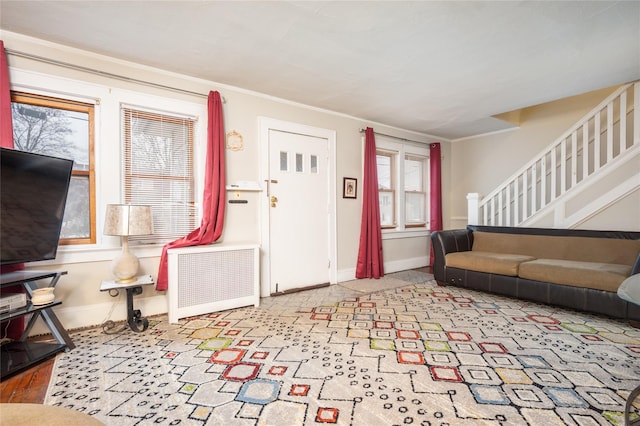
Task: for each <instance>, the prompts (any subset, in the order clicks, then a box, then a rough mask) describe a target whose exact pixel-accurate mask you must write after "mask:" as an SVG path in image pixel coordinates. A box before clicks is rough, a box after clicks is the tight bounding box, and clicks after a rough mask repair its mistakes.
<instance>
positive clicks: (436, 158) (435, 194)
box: [429, 142, 442, 266]
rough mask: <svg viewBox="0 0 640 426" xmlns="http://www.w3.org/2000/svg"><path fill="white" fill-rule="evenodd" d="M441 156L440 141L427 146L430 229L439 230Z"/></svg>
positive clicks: (440, 213) (440, 215) (430, 260)
mask: <svg viewBox="0 0 640 426" xmlns="http://www.w3.org/2000/svg"><path fill="white" fill-rule="evenodd" d="M441 163H442V156H441V155H440V143H439V142H436V143H432V144H431V145H430V146H429V173H430V179H429V181H430V182H431V188H430V194H431V196H430V199H429V206H430V212H429V213H430V214H429V221H430V224H431V228H430V231H431V232H434V231H440V230H441V229H442V171H441ZM429 254H430V255H429V265H430V266H433V246H432V247H431V250H429Z"/></svg>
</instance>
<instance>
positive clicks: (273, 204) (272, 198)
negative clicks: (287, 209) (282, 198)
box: [271, 195, 278, 207]
mask: <svg viewBox="0 0 640 426" xmlns="http://www.w3.org/2000/svg"><path fill="white" fill-rule="evenodd" d="M277 202H278V197H276V196H273V195H272V196H271V207H275V206H276V203H277Z"/></svg>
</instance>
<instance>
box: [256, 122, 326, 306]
mask: <svg viewBox="0 0 640 426" xmlns="http://www.w3.org/2000/svg"><path fill="white" fill-rule="evenodd" d="M271 130H276V131H280V132H287V133H295V134H299V135H304V136H312V137H317V138H323V139H326V140H327V142H328V149H329V152H328V156H329V158H328V170H327V185H328V194H329V199H328V200H327V203H328V204H327V210H328V214H327V217H328V221H329V223H328V225H329V247H327V251H328V253H327V254H328V255H329V277H328V279H329V283H330V284H336V283H337V282H338V256H337V253H338V248H337V226H336V194H337V190H336V172H335V170H336V131H335V130H329V129H323V128H320V127H313V126H307V125H305V124H300V123H293V122H289V121H283V120H277V119H274V118H269V117H263V116H259V117H258V143H259V144H260V186H261V188H262V189H263V191H262V192H263V196H262V197H260V198H261V201H260V237H261V241H260V248H261V250H260V278H261V280H260V296H262V297H267V296H270V295H271V253H270V247H271V232H270V231H271V229H270V224H269V214H270V206H269V195H270V194H269V185H268V184H267V182H266V180H267V179H268V171H269V154H270V152H269V149H270V148H269V132H270V131H271Z"/></svg>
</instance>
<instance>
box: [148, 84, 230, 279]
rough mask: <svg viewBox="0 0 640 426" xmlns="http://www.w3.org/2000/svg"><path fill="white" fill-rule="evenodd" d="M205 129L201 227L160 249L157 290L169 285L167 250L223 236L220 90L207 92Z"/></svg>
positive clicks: (222, 133) (223, 190)
mask: <svg viewBox="0 0 640 426" xmlns="http://www.w3.org/2000/svg"><path fill="white" fill-rule="evenodd" d="M208 111H209V112H208V117H209V122H208V129H207V160H206V170H205V178H204V195H203V200H202V221H201V223H200V227H199V228H198V229H195V230H193V231H191V232H190V233H189V235H187V236H186V237H183V238H180V239H178V240H175V241H172V242H170V243H168V244H165V246H164V247H163V248H162V256H161V257H160V268H159V270H158V281H157V283H156V289H157V290H160V291H164V290H167V288H168V284H169V282H168V270H167V267H168V265H167V250H168V249H171V248H178V247H189V246H197V245H204V244H211V243H213V242H214V241H217V240H218V239H219V238H220V236H221V235H222V229H223V227H224V210H225V203H226V195H227V193H226V179H225V165H224V122H223V117H222V99H221V98H220V93H218V92H213V91H211V92H209V101H208Z"/></svg>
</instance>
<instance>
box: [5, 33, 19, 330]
mask: <svg viewBox="0 0 640 426" xmlns="http://www.w3.org/2000/svg"><path fill="white" fill-rule="evenodd" d="M0 146H1V147H3V148H11V149H13V121H12V119H11V87H10V84H9V66H8V65H7V56H6V54H5V51H4V41H2V40H0ZM21 269H24V264H23V263H18V264H13V265H3V266H2V267H0V272H2V273H5V272H12V271H19V270H21ZM23 292H24V289H23V288H22V286H14V287H7V288H3V289H2V290H1V291H0V294H14V293H23ZM1 330H2V334H1V335H0V337H9V338H11V339H18V338H19V337H20V336H21V335H22V330H24V318H22V317H21V318H15V319H13V320H11V321H10V322H9V324H7V323H6V322H4V323H2V324H1Z"/></svg>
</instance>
